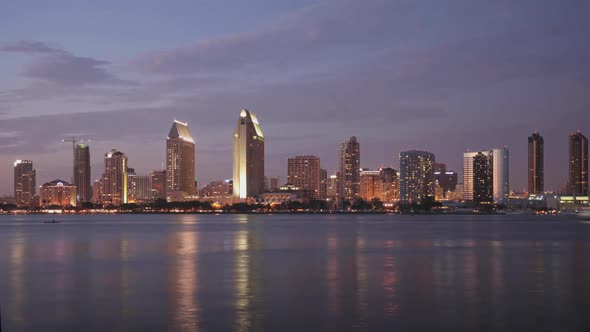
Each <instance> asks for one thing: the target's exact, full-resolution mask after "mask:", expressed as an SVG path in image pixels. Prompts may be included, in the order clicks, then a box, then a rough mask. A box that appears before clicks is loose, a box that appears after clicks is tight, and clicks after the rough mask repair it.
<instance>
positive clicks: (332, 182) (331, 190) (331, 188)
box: [327, 174, 338, 200]
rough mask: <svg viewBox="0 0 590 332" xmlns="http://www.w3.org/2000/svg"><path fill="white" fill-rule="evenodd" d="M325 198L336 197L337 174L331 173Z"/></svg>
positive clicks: (334, 198)
mask: <svg viewBox="0 0 590 332" xmlns="http://www.w3.org/2000/svg"><path fill="white" fill-rule="evenodd" d="M327 196H328V197H327V198H329V199H331V200H336V198H337V197H338V175H336V174H332V175H330V178H329V179H328V191H327Z"/></svg>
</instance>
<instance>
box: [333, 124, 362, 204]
mask: <svg viewBox="0 0 590 332" xmlns="http://www.w3.org/2000/svg"><path fill="white" fill-rule="evenodd" d="M360 164H361V145H360V143H359V142H358V141H357V139H356V137H355V136H352V137H350V138H349V139H348V140H346V141H345V142H344V143H342V145H341V146H340V173H339V176H338V180H339V186H340V187H339V190H338V192H339V196H340V198H341V199H344V200H347V201H350V200H353V199H355V198H357V197H359V195H360V177H361V168H360V167H361V165H360Z"/></svg>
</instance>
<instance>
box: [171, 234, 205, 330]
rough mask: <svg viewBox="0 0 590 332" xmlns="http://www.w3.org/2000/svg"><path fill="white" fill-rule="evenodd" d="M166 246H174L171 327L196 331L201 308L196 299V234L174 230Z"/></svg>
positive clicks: (198, 326)
mask: <svg viewBox="0 0 590 332" xmlns="http://www.w3.org/2000/svg"><path fill="white" fill-rule="evenodd" d="M169 245H171V246H172V248H173V253H174V255H175V257H174V258H175V260H176V261H175V263H174V265H173V268H172V271H171V273H170V274H169V278H170V280H169V282H170V287H171V292H172V294H173V295H172V299H174V301H175V303H173V305H172V308H171V310H172V314H173V322H174V330H177V331H199V330H200V324H199V318H200V317H199V315H200V311H201V308H200V306H199V302H198V292H199V288H198V286H199V274H198V261H199V259H198V258H199V257H198V252H197V251H198V245H199V233H198V232H192V231H182V232H177V233H173V235H172V236H171V239H170V243H169Z"/></svg>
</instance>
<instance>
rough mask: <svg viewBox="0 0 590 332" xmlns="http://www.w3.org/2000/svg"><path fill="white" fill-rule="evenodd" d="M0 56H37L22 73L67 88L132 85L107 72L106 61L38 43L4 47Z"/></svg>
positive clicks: (0, 49)
mask: <svg viewBox="0 0 590 332" xmlns="http://www.w3.org/2000/svg"><path fill="white" fill-rule="evenodd" d="M0 52H5V53H23V54H32V55H40V56H41V57H40V58H38V59H37V61H36V62H33V63H32V64H29V65H27V66H26V67H25V69H24V70H23V71H22V75H23V76H24V77H27V78H32V79H36V80H40V81H44V82H51V83H55V84H59V85H66V86H80V85H94V84H111V85H112V84H126V85H131V84H134V82H132V81H128V80H123V79H120V78H118V77H117V76H116V75H114V74H112V73H111V72H109V71H108V69H107V67H108V66H109V65H110V62H108V61H104V60H97V59H93V58H89V57H80V56H76V55H73V54H71V53H69V52H67V51H65V50H63V49H61V48H58V47H55V46H51V45H49V44H47V43H44V42H41V41H16V42H12V43H5V44H2V45H0Z"/></svg>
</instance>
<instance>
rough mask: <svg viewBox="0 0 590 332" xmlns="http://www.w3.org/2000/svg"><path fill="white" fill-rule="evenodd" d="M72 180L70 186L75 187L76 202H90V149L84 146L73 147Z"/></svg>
mask: <svg viewBox="0 0 590 332" xmlns="http://www.w3.org/2000/svg"><path fill="white" fill-rule="evenodd" d="M72 180H73V183H72V185H74V186H75V187H76V200H77V201H78V202H90V201H91V200H92V187H91V185H90V147H89V146H88V145H86V144H76V146H75V147H74V177H73V179H72Z"/></svg>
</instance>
